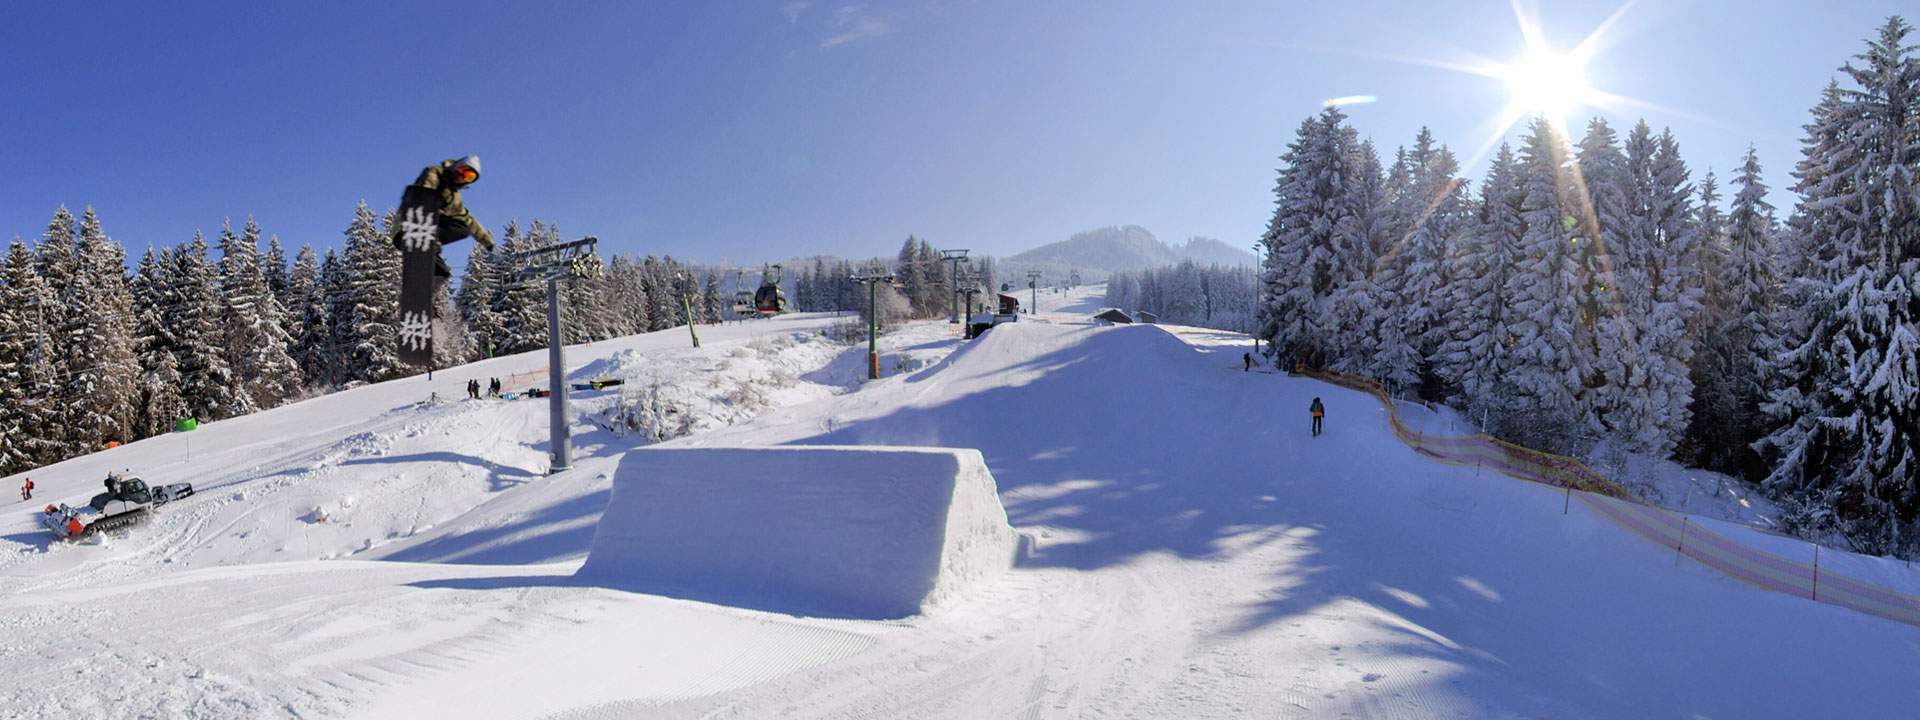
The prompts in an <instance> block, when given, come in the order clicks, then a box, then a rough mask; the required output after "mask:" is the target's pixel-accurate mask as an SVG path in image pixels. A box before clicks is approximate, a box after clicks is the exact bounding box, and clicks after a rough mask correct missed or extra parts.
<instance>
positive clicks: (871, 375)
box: [853, 273, 893, 380]
mask: <svg viewBox="0 0 1920 720" xmlns="http://www.w3.org/2000/svg"><path fill="white" fill-rule="evenodd" d="M853 281H854V282H861V283H866V284H867V379H868V380H879V379H880V340H879V337H880V283H883V282H889V283H890V282H893V273H884V274H882V273H861V274H859V275H855V276H853Z"/></svg>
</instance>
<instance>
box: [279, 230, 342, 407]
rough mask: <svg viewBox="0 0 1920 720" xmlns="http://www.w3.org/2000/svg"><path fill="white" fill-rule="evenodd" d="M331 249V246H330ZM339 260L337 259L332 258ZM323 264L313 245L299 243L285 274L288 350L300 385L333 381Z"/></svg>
mask: <svg viewBox="0 0 1920 720" xmlns="http://www.w3.org/2000/svg"><path fill="white" fill-rule="evenodd" d="M329 253H331V250H329ZM333 262H334V264H335V265H336V266H337V265H338V264H339V259H338V258H337V257H336V258H334V259H333ZM323 277H324V274H323V271H322V265H321V262H320V260H319V258H318V257H317V256H315V254H314V252H313V246H312V245H301V246H300V252H299V254H297V255H295V256H294V258H293V270H292V271H291V272H289V273H288V274H287V292H286V297H287V302H288V303H289V304H288V306H287V308H286V310H287V316H288V317H289V318H291V320H289V321H288V323H287V326H288V327H289V328H291V329H292V333H291V334H290V335H289V336H288V338H289V340H290V341H291V343H292V344H291V346H290V347H289V352H290V354H291V355H292V356H293V362H294V364H295V365H298V366H299V367H300V385H301V386H302V387H305V388H318V387H325V386H326V385H328V384H330V383H331V382H332V377H333V375H332V373H333V366H334V362H333V359H332V357H331V352H332V348H333V318H332V316H330V315H328V314H327V292H326V283H325V282H324V280H323Z"/></svg>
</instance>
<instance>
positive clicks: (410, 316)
mask: <svg viewBox="0 0 1920 720" xmlns="http://www.w3.org/2000/svg"><path fill="white" fill-rule="evenodd" d="M479 179H480V158H479V157H477V156H474V155H468V156H466V157H463V158H459V159H455V160H448V161H446V162H442V163H440V164H439V165H428V166H427V167H426V168H425V169H423V170H421V171H420V177H418V178H415V179H414V181H413V184H412V185H408V186H407V189H406V191H405V192H403V193H401V195H400V209H399V212H398V213H397V215H396V217H395V218H394V223H393V245H394V247H396V248H399V249H400V318H399V320H400V321H399V327H398V328H396V329H397V331H398V332H397V335H398V337H397V338H396V341H397V342H396V345H397V346H398V347H397V350H398V351H399V356H400V362H401V363H403V364H406V365H412V366H415V367H426V368H428V369H431V368H432V363H433V329H432V325H433V316H434V315H435V313H434V310H433V299H434V297H436V296H438V295H439V294H440V290H441V289H442V288H445V287H446V285H447V281H448V280H451V279H452V278H453V271H452V270H450V269H448V268H447V261H446V259H445V258H442V257H440V248H441V246H443V245H445V244H447V243H450V242H454V241H457V240H461V239H465V238H467V237H472V238H473V241H474V242H476V243H479V244H480V247H483V248H486V249H487V250H492V249H493V233H490V232H487V228H486V227H485V226H483V225H481V224H480V221H478V220H475V219H473V213H470V212H467V206H466V205H465V204H463V203H462V202H461V200H460V191H461V190H462V189H463V188H466V187H467V186H469V185H472V184H473V183H474V182H475V181H478V180H479Z"/></svg>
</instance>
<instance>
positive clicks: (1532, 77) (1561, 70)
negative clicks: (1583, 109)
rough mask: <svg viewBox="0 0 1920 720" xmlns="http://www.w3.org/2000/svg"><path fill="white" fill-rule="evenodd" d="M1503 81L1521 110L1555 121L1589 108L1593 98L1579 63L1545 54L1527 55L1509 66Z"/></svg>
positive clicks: (1539, 52)
mask: <svg viewBox="0 0 1920 720" xmlns="http://www.w3.org/2000/svg"><path fill="white" fill-rule="evenodd" d="M1502 77H1503V79H1505V80H1506V81H1507V89H1508V90H1509V91H1510V92H1512V93H1513V103H1514V105H1516V106H1518V108H1519V109H1520V110H1522V111H1525V112H1536V113H1545V114H1547V115H1549V116H1552V117H1555V118H1563V117H1565V116H1566V114H1567V112H1568V111H1571V110H1573V109H1574V108H1575V107H1577V106H1579V105H1582V104H1587V103H1588V102H1589V101H1590V99H1591V96H1592V94H1593V91H1592V90H1590V89H1588V88H1587V82H1586V78H1585V76H1584V75H1583V74H1582V72H1581V69H1580V63H1579V62H1578V61H1576V60H1575V59H1574V58H1573V57H1571V56H1568V55H1559V54H1556V53H1553V52H1549V51H1546V50H1540V49H1536V50H1533V51H1530V52H1528V53H1527V56H1526V57H1524V58H1522V59H1521V60H1520V61H1519V62H1516V63H1514V64H1512V65H1509V66H1507V67H1506V68H1505V69H1504V72H1503V73H1502Z"/></svg>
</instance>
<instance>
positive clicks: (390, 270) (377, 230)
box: [338, 200, 413, 382]
mask: <svg viewBox="0 0 1920 720" xmlns="http://www.w3.org/2000/svg"><path fill="white" fill-rule="evenodd" d="M389 215H391V214H389ZM391 225H392V218H391V217H387V218H381V217H380V216H378V215H376V214H374V212H373V210H372V209H371V208H368V207H367V202H366V201H365V200H361V201H360V205H359V206H358V207H356V208H355V209H354V212H353V222H352V223H351V224H349V225H348V226H347V230H346V236H347V241H346V250H345V252H344V254H343V257H342V259H341V265H342V269H343V270H344V271H345V274H346V281H347V292H348V305H347V307H346V308H345V310H346V312H345V313H344V314H343V315H341V316H338V317H342V318H343V320H344V322H342V323H341V324H340V326H339V327H340V329H341V330H342V331H343V332H344V337H343V338H342V339H343V340H346V341H347V343H346V344H345V346H344V349H345V351H346V358H347V368H346V375H347V377H348V378H349V379H350V380H359V381H364V382H380V381H382V380H391V379H393V378H397V377H402V376H404V375H408V374H412V372H413V369H412V368H409V367H407V366H405V365H403V364H401V362H400V355H399V350H398V346H397V340H398V334H397V333H398V325H397V323H398V322H399V314H400V251H399V250H398V249H396V248H394V247H393V243H392V241H390V240H388V239H387V238H388V235H387V233H386V232H385V230H384V227H390V226H391Z"/></svg>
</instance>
